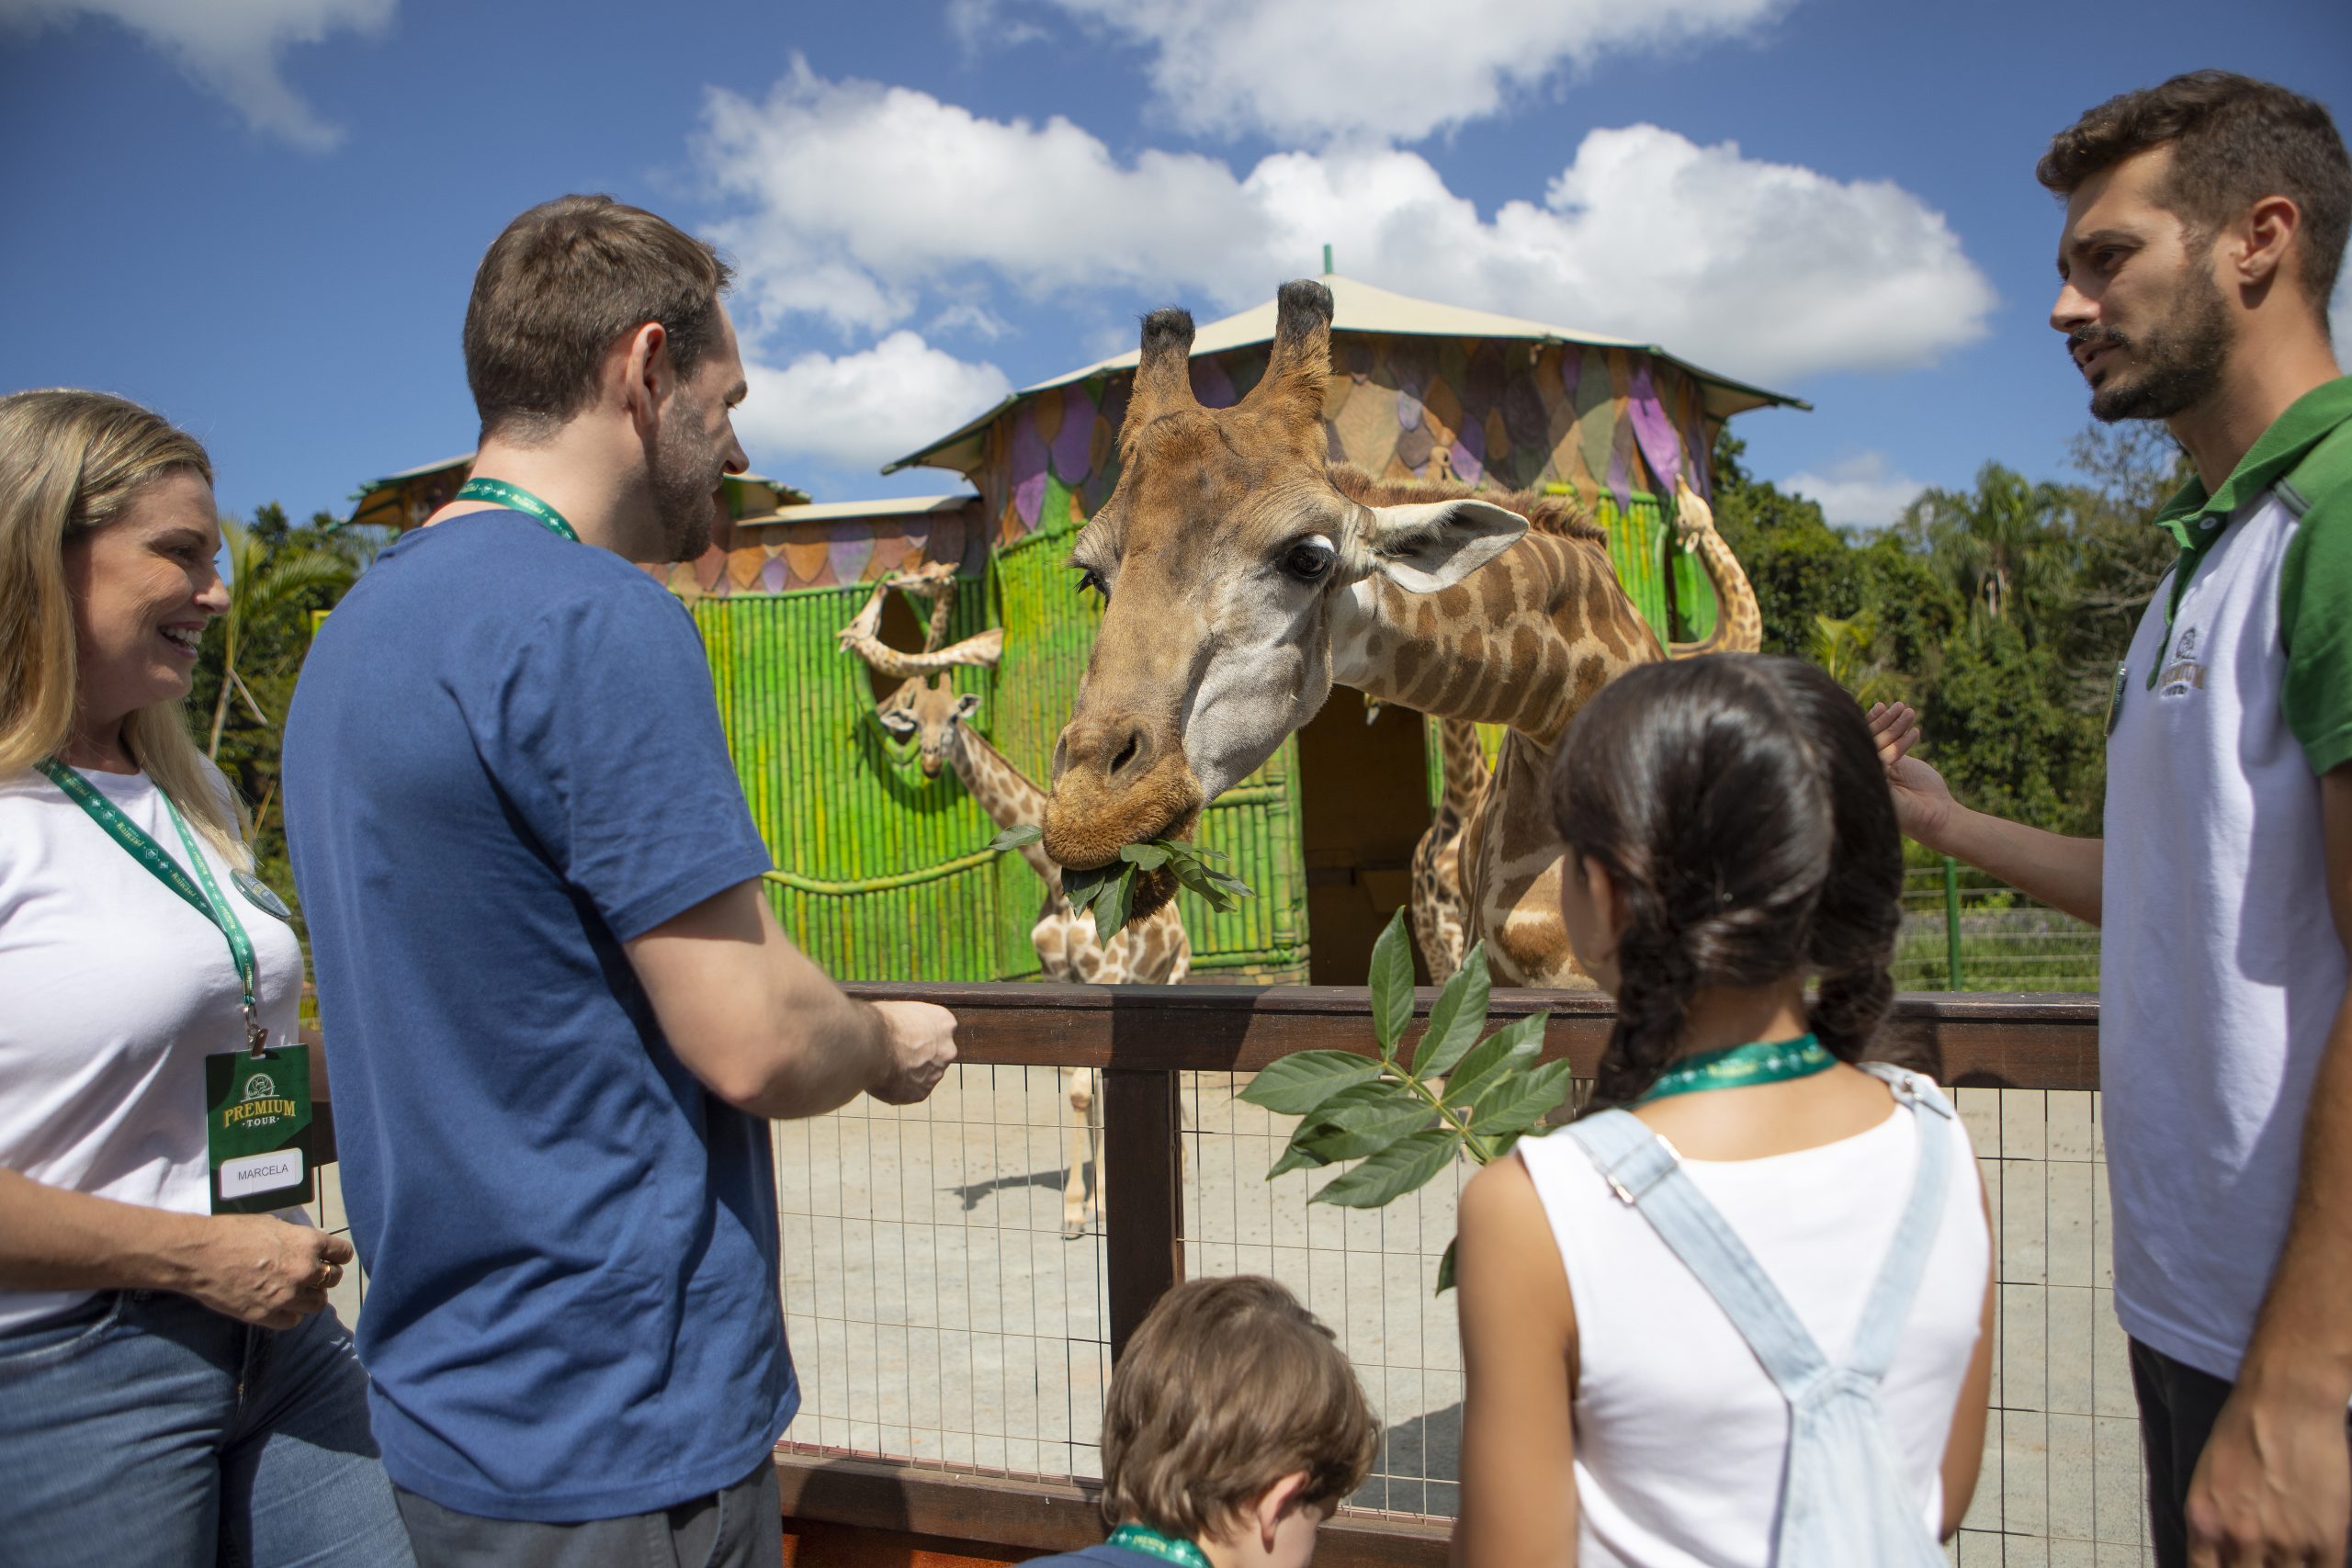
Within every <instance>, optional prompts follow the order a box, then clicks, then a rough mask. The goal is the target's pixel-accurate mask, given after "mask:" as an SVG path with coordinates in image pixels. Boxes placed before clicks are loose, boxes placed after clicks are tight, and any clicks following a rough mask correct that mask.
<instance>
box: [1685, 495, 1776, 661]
mask: <svg viewBox="0 0 2352 1568" xmlns="http://www.w3.org/2000/svg"><path fill="white" fill-rule="evenodd" d="M1674 532H1675V535H1676V536H1677V537H1678V538H1679V539H1680V540H1681V541H1682V544H1683V547H1684V548H1686V549H1691V550H1695V551H1697V552H1698V555H1699V562H1700V564H1701V565H1702V566H1703V567H1704V568H1705V569H1706V571H1707V581H1709V582H1710V583H1712V584H1713V585H1714V590H1715V629H1714V630H1713V631H1712V632H1709V633H1708V634H1707V635H1706V636H1705V637H1702V638H1701V639H1700V640H1699V641H1697V642H1678V643H1676V644H1675V645H1674V649H1673V652H1674V656H1675V657H1676V658H1677V659H1681V658H1685V657H1687V656H1689V655H1691V654H1694V653H1757V652H1760V651H1761V650H1762V649H1763V647H1764V612H1763V611H1762V610H1761V609H1760V608H1758V605H1757V603H1756V588H1755V585H1754V584H1752V583H1750V582H1749V581H1747V570H1745V569H1744V568H1742V567H1741V566H1740V564H1739V558H1738V557H1737V556H1736V555H1734V554H1732V553H1731V546H1729V545H1728V544H1725V543H1724V536H1722V535H1721V534H1719V533H1717V532H1716V531H1715V514H1714V512H1713V509H1712V508H1711V507H1709V506H1708V505H1707V503H1706V502H1704V501H1702V500H1701V499H1700V498H1699V492H1698V491H1695V490H1692V489H1691V481H1690V480H1689V479H1683V478H1681V477H1680V476H1679V475H1678V476H1677V477H1676V479H1675V481H1674Z"/></svg>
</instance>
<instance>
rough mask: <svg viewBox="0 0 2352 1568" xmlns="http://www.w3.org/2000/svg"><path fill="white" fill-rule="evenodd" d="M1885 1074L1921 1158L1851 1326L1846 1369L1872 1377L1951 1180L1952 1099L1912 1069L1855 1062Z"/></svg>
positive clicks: (1890, 1343) (1894, 1342)
mask: <svg viewBox="0 0 2352 1568" xmlns="http://www.w3.org/2000/svg"><path fill="white" fill-rule="evenodd" d="M1855 1065H1856V1066H1860V1068H1861V1069H1862V1070H1863V1071H1864V1072H1866V1073H1869V1074H1871V1075H1872V1076H1873V1077H1878V1078H1881V1079H1883V1081H1884V1082H1885V1084H1886V1087H1887V1089H1889V1091H1891V1092H1892V1093H1893V1094H1894V1098H1895V1100H1896V1101H1897V1102H1898V1103H1899V1104H1901V1105H1903V1106H1905V1108H1907V1109H1908V1110H1909V1111H1910V1112H1911V1119H1912V1121H1913V1122H1915V1123H1916V1124H1917V1127H1918V1131H1919V1164H1918V1168H1917V1174H1915V1175H1914V1176H1913V1177H1912V1179H1911V1198H1910V1201H1908V1202H1906V1203H1905V1205H1904V1206H1903V1218H1902V1219H1901V1220H1900V1221H1899V1222H1897V1224H1895V1227H1894V1245H1892V1246H1891V1247H1888V1248H1887V1253H1886V1261H1885V1262H1884V1263H1883V1265H1881V1266H1880V1269H1879V1271H1878V1280H1877V1282H1876V1283H1875V1284H1873V1285H1872V1286H1871V1294H1870V1300H1869V1302H1868V1303H1865V1304H1864V1305H1863V1307H1862V1319H1861V1322H1860V1324H1858V1325H1856V1326H1855V1329H1854V1344H1853V1348H1852V1350H1851V1352H1850V1353H1849V1355H1848V1356H1847V1358H1846V1370H1847V1371H1850V1372H1853V1373H1855V1374H1856V1375H1857V1376H1860V1377H1862V1378H1865V1379H1868V1380H1869V1381H1870V1382H1873V1383H1875V1382H1878V1381H1879V1380H1880V1379H1882V1378H1883V1377H1885V1376H1886V1370H1887V1368H1889V1367H1891V1366H1893V1365H1894V1352H1895V1348H1896V1347H1897V1346H1898V1345H1899V1344H1900V1343H1901V1342H1902V1338H1903V1325H1904V1324H1905V1322H1906V1321H1907V1320H1908V1319H1909V1318H1910V1315H1911V1301H1912V1298H1913V1297H1914V1296H1916V1295H1917V1294H1918V1293H1919V1277H1920V1275H1922V1274H1923V1273H1925V1272H1926V1271H1927V1268H1928V1257H1929V1255H1930V1254H1932V1253H1933V1252H1934V1251H1935V1249H1936V1237H1937V1235H1939V1233H1940V1232H1941V1230H1942V1229H1943V1224H1942V1220H1943V1212H1944V1197H1945V1194H1946V1193H1947V1192H1948V1191H1949V1190H1950V1189H1951V1138H1950V1137H1949V1136H1947V1135H1946V1134H1945V1131H1944V1123H1945V1122H1949V1121H1951V1119H1952V1115H1953V1111H1952V1108H1951V1101H1950V1100H1946V1099H1945V1098H1944V1097H1943V1095H1942V1094H1941V1093H1939V1091H1938V1090H1937V1089H1936V1086H1935V1085H1934V1084H1932V1083H1929V1082H1928V1081H1927V1080H1926V1079H1924V1078H1922V1077H1919V1076H1918V1075H1917V1074H1916V1073H1909V1072H1905V1071H1904V1070H1903V1069H1902V1068H1901V1067H1891V1066H1887V1065H1886V1064H1885V1063H1883V1062H1859V1063H1857V1064H1855Z"/></svg>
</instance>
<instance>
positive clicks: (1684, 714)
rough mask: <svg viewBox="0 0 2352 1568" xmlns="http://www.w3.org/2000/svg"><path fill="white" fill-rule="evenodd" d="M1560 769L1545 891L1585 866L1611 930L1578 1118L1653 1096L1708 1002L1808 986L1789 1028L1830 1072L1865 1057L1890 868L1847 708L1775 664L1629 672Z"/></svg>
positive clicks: (1864, 750)
mask: <svg viewBox="0 0 2352 1568" xmlns="http://www.w3.org/2000/svg"><path fill="white" fill-rule="evenodd" d="M1559 755H1560V761H1559V763H1558V765H1557V767H1556V768H1555V771H1554V773H1553V778H1552V810H1553V816H1554V819H1555V822H1556V824H1557V826H1558V828H1559V830H1560V836H1561V838H1562V839H1563V840H1566V844H1567V852H1568V855H1569V857H1570V863H1569V864H1567V865H1566V866H1565V867H1563V874H1564V875H1575V874H1577V871H1576V866H1575V861H1576V860H1577V857H1589V858H1590V859H1591V860H1593V861H1595V862H1597V863H1600V865H1601V866H1603V867H1605V868H1606V869H1607V870H1608V872H1609V874H1610V876H1611V879H1612V880H1613V881H1614V882H1615V883H1616V884H1617V886H1618V888H1619V889H1620V890H1621V892H1622V893H1623V897H1624V900H1625V905H1626V912H1627V924H1626V926H1625V929H1624V931H1623V934H1622V935H1621V937H1620V938H1619V944H1618V951H1617V964H1618V968H1619V971H1620V976H1621V978H1620V982H1619V987H1618V993H1617V1022H1616V1026H1615V1028H1614V1030H1613V1031H1612V1032H1611V1035H1610V1039H1609V1048H1608V1050H1607V1052H1606V1053H1605V1054H1604V1055H1602V1057H1601V1062H1600V1079H1599V1081H1598V1083H1597V1084H1596V1085H1595V1086H1594V1091H1593V1097H1592V1107H1593V1108H1599V1107H1602V1106H1609V1105H1623V1104H1626V1103H1628V1102H1630V1101H1632V1100H1634V1099H1636V1098H1638V1097H1639V1096H1640V1095H1641V1093H1642V1092H1643V1091H1644V1090H1645V1089H1648V1088H1649V1087H1650V1085H1652V1084H1653V1083H1656V1082H1657V1078H1658V1075H1659V1074H1660V1073H1661V1072H1663V1071H1664V1070H1665V1069H1666V1067H1667V1066H1668V1064H1669V1063H1670V1062H1672V1061H1673V1059H1674V1057H1675V1056H1676V1055H1677V1054H1678V1053H1679V1051H1680V1049H1681V1045H1682V1032H1683V1026H1684V1023H1685V1021H1686V1018H1687V1015H1688V1013H1689V1010H1690V1007H1691V999H1692V998H1694V997H1695V996H1697V995H1698V993H1699V992H1700V991H1701V990H1702V989H1704V988H1706V987H1713V986H1761V985H1767V984H1770V983H1771V982H1772V981H1775V980H1780V979H1783V978H1785V977H1787V976H1790V975H1795V974H1817V975H1819V976H1820V977H1821V984H1820V990H1819V996H1818V998H1817V999H1816V1000H1815V1002H1814V1003H1813V1005H1812V1007H1811V1008H1810V1009H1809V1010H1808V1012H1807V1016H1806V1022H1807V1023H1808V1024H1809V1025H1810V1027H1811V1028H1812V1029H1813V1032H1815V1034H1816V1035H1817V1036H1819V1038H1820V1040H1821V1043H1822V1044H1823V1045H1824V1046H1825V1047H1826V1048H1827V1049H1828V1050H1829V1051H1830V1052H1831V1053H1833V1054H1834V1055H1837V1056H1838V1057H1839V1058H1840V1059H1841V1060H1845V1061H1849V1062H1850V1061H1854V1060H1857V1059H1860V1057H1862V1056H1864V1055H1870V1054H1871V1041H1872V1037H1873V1035H1875V1034H1876V1032H1877V1030H1878V1025H1879V1021H1880V1020H1881V1019H1882V1018H1883V1017H1884V1016H1885V1013H1886V1010H1887V1004H1888V1003H1889V1002H1890V1001H1891V1000H1892V999H1893V997H1894V982H1893V980H1892V978H1891V976H1889V974H1888V971H1887V965H1888V963H1889V961H1890V960H1891V959H1892V958H1893V956H1894V935H1895V928H1896V926H1897V924H1898V923H1899V922H1900V919H1901V893H1902V888H1903V854H1902V844H1901V840H1900V838H1899V836H1898V834H1897V832H1896V829H1895V825H1894V799H1893V797H1892V795H1890V794H1889V792H1888V788H1887V783H1886V772H1885V769H1884V767H1883V765H1882V764H1881V763H1880V761H1879V760H1878V754H1877V749H1876V747H1875V746H1874V745H1873V743H1872V742H1871V735H1870V728H1869V727H1868V725H1866V724H1865V723H1864V722H1863V719H1862V713H1861V709H1860V707H1858V706H1856V705H1855V703H1854V700H1853V699H1852V698H1851V697H1849V696H1848V695H1847V694H1846V693H1845V692H1844V691H1842V690H1841V689H1839V687H1838V684H1837V683H1836V682H1833V681H1831V680H1830V679H1829V677H1828V676H1827V675H1826V674H1825V673H1823V672H1822V671H1820V670H1818V669H1816V668H1815V667H1814V666H1813V665H1810V664H1807V663H1804V662H1803V661H1802V660H1794V659H1781V658H1767V657H1761V656H1758V655H1753V654H1724V655H1715V656H1712V657H1705V658H1693V659H1678V660H1672V661H1670V662H1666V663H1657V664H1645V665H1643V666H1641V667H1639V668H1637V669H1634V670H1632V671H1627V672H1626V673H1625V674H1623V675H1622V676H1620V677H1618V678H1617V679H1616V680H1615V681H1612V682H1610V683H1609V684H1608V685H1607V686H1605V687H1603V688H1602V689H1601V690H1600V693H1599V694H1596V695H1595V696H1594V697H1593V699H1592V700H1591V701H1590V702H1589V703H1587V704H1586V705H1585V706H1584V709H1583V711H1582V712H1580V713H1579V714H1578V715H1577V718H1576V722H1575V723H1574V724H1572V725H1571V726H1570V727H1569V728H1568V732H1567V734H1566V737H1565V738H1564V739H1563V740H1562V741H1561V744H1560V753H1559ZM1878 1054H1879V1055H1883V1054H1884V1053H1878ZM1908 1065H1912V1066H1923V1067H1930V1068H1932V1064H1928V1063H1923V1062H1913V1063H1910V1064H1908Z"/></svg>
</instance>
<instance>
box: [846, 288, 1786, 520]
mask: <svg viewBox="0 0 2352 1568" xmlns="http://www.w3.org/2000/svg"><path fill="white" fill-rule="evenodd" d="M1322 281H1323V284H1324V286H1325V287H1326V288H1329V289H1330V290H1331V303H1332V306H1333V310H1332V316H1331V330H1332V331H1333V332H1334V333H1364V334H1366V335H1367V336H1381V335H1386V336H1396V337H1449V338H1510V339H1518V340H1521V341H1522V342H1528V343H1572V344H1591V345H1595V346H1598V347H1602V348H1631V349H1635V350H1638V351H1639V352H1641V353H1643V354H1647V355H1655V356H1656V357H1657V358H1659V359H1662V360H1665V361H1666V362H1667V363H1668V364H1669V365H1673V366H1675V367H1679V368H1680V369H1681V370H1683V371H1685V372H1686V373H1688V374H1689V375H1690V376H1691V377H1692V378H1694V379H1695V380H1697V381H1698V383H1699V385H1700V388H1701V389H1702V393H1703V395H1704V399H1705V406H1706V412H1707V417H1708V418H1709V419H1712V420H1718V421H1720V420H1725V419H1729V418H1730V417H1731V416H1732V415H1733V414H1736V413H1744V412H1747V410H1749V409H1758V408H1770V407H1774V406H1779V407H1783V408H1797V409H1811V408H1812V407H1813V405H1812V404H1811V403H1808V402H1806V401H1804V400H1803V399H1800V398H1792V397H1791V396H1789V395H1788V394H1787V393H1786V392H1775V391H1772V390H1770V389H1769V388H1764V387H1754V386H1750V385H1748V384H1747V382H1745V381H1735V380H1733V379H1732V378H1730V377H1728V376H1719V375H1717V374H1716V373H1715V372H1714V371H1712V370H1705V369H1702V368H1701V367H1698V366H1696V365H1693V364H1691V362H1690V361H1689V360H1686V359H1679V358H1677V357H1675V356H1674V355H1671V354H1668V353H1667V352H1666V350H1664V349H1662V348H1660V347H1658V346H1657V344H1646V343H1637V342H1635V341H1634V339H1632V338H1622V337H1608V336H1605V335H1603V334H1601V333H1581V332H1572V331H1570V330H1569V329H1568V328H1566V327H1555V326H1552V325H1549V324H1547V323H1545V322H1543V321H1527V320H1524V319H1522V318H1521V317H1518V316H1499V315H1497V314H1495V313H1494V312H1493V311H1491V310H1465V309H1464V308H1463V307H1462V306H1459V305H1442V304H1439V303H1437V302H1436V301H1435V300H1430V299H1411V298H1409V297H1408V296H1406V295H1403V294H1391V293H1390V292H1389V291H1388V290H1386V289H1385V288H1374V287H1373V286H1372V285H1371V284H1369V283H1359V282H1357V281H1356V280H1355V279H1354V278H1352V277H1342V276H1340V275H1339V274H1337V273H1326V274H1324V276H1323V279H1322ZM1273 337H1274V301H1273V300H1272V299H1268V300H1266V301H1265V302H1264V303H1262V304H1259V305H1253V306H1251V307H1250V309H1248V310H1242V311H1240V312H1238V313H1237V314H1235V315H1230V316H1227V317H1226V318H1225V319H1224V320H1222V321H1211V322H1209V323H1208V324H1207V325H1206V326H1204V327H1201V328H1199V329H1197V330H1196V331H1195V332H1194V333H1193V358H1195V359H1198V358H1200V357H1202V356H1203V355H1214V354H1223V353H1225V352H1226V351H1227V350H1228V349H1235V348H1242V347H1247V346H1249V345H1250V344H1261V343H1272V341H1273ZM1140 357H1141V350H1139V349H1136V350H1130V351H1128V352H1127V353H1125V354H1122V355H1115V356H1114V357H1113V358H1110V359H1103V360H1098V361H1096V362H1095V363H1094V364H1092V365H1089V366H1087V367H1084V368H1083V369H1080V370H1073V371H1071V372H1069V374H1068V375H1066V376H1056V377H1053V378H1050V379H1047V380H1044V381H1040V382H1038V383H1037V384H1036V385H1035V386H1034V387H1023V388H1022V389H1020V390H1019V391H1017V392H1014V393H1013V394H1012V396H1010V397H1008V398H1006V399H1005V400H1003V401H1002V402H1001V403H999V404H997V405H996V407H994V408H992V409H990V410H989V411H988V412H986V413H984V414H981V415H980V416H979V417H978V419H975V420H972V421H971V422H970V423H967V424H965V425H964V426H962V427H961V428H960V429H957V430H956V431H954V432H953V433H951V434H947V435H944V436H942V437H940V438H939V439H938V440H937V441H934V442H933V443H932V444H931V445H930V446H925V447H923V448H922V449H921V450H920V451H915V452H910V453H909V454H908V455H907V456H905V457H901V458H899V460H898V461H897V462H895V463H892V464H890V465H888V467H886V468H884V469H883V470H882V471H883V472H884V473H886V474H894V473H897V472H898V471H899V469H900V468H914V467H916V466H918V465H922V466H927V467H931V468H953V469H956V471H957V472H960V473H967V474H968V473H970V472H971V471H972V470H973V469H975V468H978V467H979V465H980V459H981V437H982V434H984V433H985V432H986V431H987V429H988V427H989V424H990V423H992V422H993V421H994V420H995V419H996V418H997V416H998V415H1000V414H1001V413H1003V412H1004V411H1005V410H1007V409H1009V408H1012V406H1014V405H1015V404H1017V403H1019V402H1020V401H1021V400H1022V399H1023V398H1027V397H1034V396H1035V395H1036V394H1037V393H1039V392H1043V391H1046V390H1049V389H1052V388H1055V387H1067V386H1069V384H1070V383H1071V382H1073V381H1083V380H1085V379H1087V378H1089V377H1093V376H1107V375H1110V374H1113V373H1114V372H1116V371H1121V370H1133V369H1134V368H1135V367H1136V361H1137V359H1139V358H1140Z"/></svg>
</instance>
